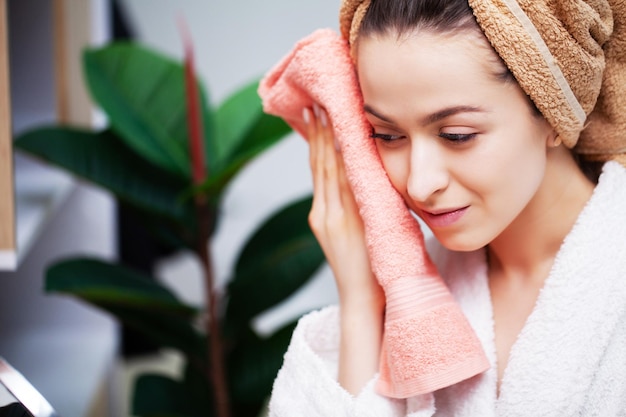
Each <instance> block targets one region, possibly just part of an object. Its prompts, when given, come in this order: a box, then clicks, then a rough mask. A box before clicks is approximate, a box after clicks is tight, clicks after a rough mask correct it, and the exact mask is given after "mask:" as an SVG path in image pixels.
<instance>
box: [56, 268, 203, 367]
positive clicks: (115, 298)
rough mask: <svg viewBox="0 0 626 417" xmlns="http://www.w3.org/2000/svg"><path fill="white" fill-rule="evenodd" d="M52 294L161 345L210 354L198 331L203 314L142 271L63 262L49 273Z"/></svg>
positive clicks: (195, 353)
mask: <svg viewBox="0 0 626 417" xmlns="http://www.w3.org/2000/svg"><path fill="white" fill-rule="evenodd" d="M46 291H48V292H57V293H64V294H68V295H72V296H75V297H78V298H80V299H82V300H84V301H86V302H88V303H90V304H92V305H95V306H97V307H99V308H101V309H103V310H105V311H108V312H109V313H111V314H113V315H114V316H116V317H117V318H118V319H119V320H120V321H121V322H123V323H125V324H127V325H129V326H131V327H133V328H135V329H137V330H138V331H140V332H142V333H143V334H144V335H146V336H147V337H148V338H150V339H152V340H153V341H154V342H155V343H157V344H159V345H162V346H169V347H174V348H177V349H180V350H182V351H183V352H185V353H187V354H188V355H189V356H190V357H193V356H194V355H195V356H200V357H201V356H202V355H204V351H205V346H206V345H205V340H204V338H203V337H202V336H201V335H200V334H199V333H198V331H197V330H196V329H195V327H194V326H193V320H194V319H195V317H196V315H197V309H195V308H193V307H190V306H188V305H186V304H184V303H182V302H180V301H179V300H178V299H177V297H176V296H175V295H174V294H173V293H172V292H170V291H169V290H168V289H167V288H166V287H164V286H162V285H161V284H159V283H158V282H156V281H154V280H152V279H151V278H149V277H146V276H145V275H143V274H141V273H139V272H137V271H134V270H132V269H129V268H125V267H123V266H121V265H118V264H113V263H109V262H105V261H102V260H98V259H91V258H77V259H69V260H64V261H59V262H57V263H55V264H54V265H52V266H51V267H49V268H48V269H47V271H46Z"/></svg>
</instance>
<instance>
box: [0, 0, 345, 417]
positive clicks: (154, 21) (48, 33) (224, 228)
mask: <svg viewBox="0 0 626 417" xmlns="http://www.w3.org/2000/svg"><path fill="white" fill-rule="evenodd" d="M2 3H5V6H6V10H7V23H8V25H7V28H8V29H7V33H8V39H9V49H8V54H9V62H10V74H11V107H12V112H13V132H14V134H15V135H18V134H19V133H20V132H22V131H24V130H26V129H29V128H31V127H32V126H36V125H38V124H41V123H49V122H55V121H57V120H58V117H59V106H60V105H61V106H62V105H63V103H61V104H60V100H59V97H60V95H59V89H61V88H62V89H63V91H64V94H63V96H65V95H70V96H73V97H76V98H77V99H76V101H77V102H78V103H81V100H83V101H82V103H84V104H83V105H80V104H79V105H78V106H77V107H76V108H71V106H70V108H65V109H64V112H65V113H64V115H63V117H65V118H66V120H68V121H71V122H72V123H81V124H85V125H89V126H91V127H102V126H104V125H106V120H105V119H104V117H103V116H102V114H100V113H99V112H98V111H97V109H93V108H92V107H91V106H90V105H89V104H88V103H89V100H88V99H86V98H85V96H86V93H85V92H84V91H81V86H82V83H83V80H82V79H81V77H80V64H79V59H80V58H79V51H80V50H81V48H82V47H83V46H86V45H102V44H105V43H107V42H109V41H111V40H113V39H114V38H130V39H134V40H136V41H138V42H141V43H143V44H145V45H148V46H150V47H151V48H154V49H156V50H158V51H160V52H162V53H164V54H166V55H169V56H171V57H173V58H176V59H182V57H183V46H182V40H181V35H180V32H179V27H178V20H179V19H183V20H184V21H185V22H186V24H187V25H188V27H189V30H190V33H191V38H192V41H193V44H194V49H195V56H196V71H197V74H198V76H199V77H200V78H201V79H202V80H203V82H204V83H205V86H206V87H207V89H208V91H209V94H210V101H211V102H212V103H220V102H221V101H222V100H224V98H225V97H227V96H228V95H229V94H230V93H232V92H233V91H234V90H235V89H237V88H238V87H241V86H242V85H243V84H245V83H248V82H250V81H251V80H253V79H255V78H258V77H260V76H261V75H262V74H264V73H265V72H266V71H267V70H269V68H271V67H272V66H273V65H274V64H275V63H277V62H278V61H279V60H280V59H281V58H282V57H283V56H284V55H285V54H286V53H287V52H288V51H289V50H290V49H291V48H292V47H293V45H294V43H295V42H296V41H297V40H299V39H300V38H302V37H304V36H306V35H308V34H309V33H311V32H312V31H314V30H315V29H317V28H322V27H330V28H335V29H336V28H337V14H338V13H337V12H338V8H339V0H316V1H309V2H304V1H293V0H270V1H265V2H259V1H255V0H239V1H217V0H115V1H114V0H54V1H53V0H2ZM59 13H61V14H62V16H61V18H60V17H59ZM59 21H64V22H65V25H64V30H63V33H61V34H59V30H58V28H55V23H57V22H59ZM57 24H58V23H57ZM59 36H64V37H65V39H66V41H65V44H66V45H67V50H64V51H62V54H61V55H60V53H59V50H58V49H56V50H55V49H54V44H55V43H54V42H53V41H55V42H58V37H59ZM60 56H61V57H62V59H63V60H64V64H63V66H64V68H65V74H66V78H64V79H59V78H58V77H59V74H58V73H55V68H56V69H57V71H58V62H56V64H55V60H58V59H59V57H60ZM3 93H5V92H3ZM85 103H87V104H85ZM14 164H15V167H14V169H15V184H16V196H15V200H16V207H17V210H16V211H17V215H16V217H17V229H16V232H17V247H18V253H17V260H18V264H17V265H16V266H15V267H13V268H11V267H8V268H4V269H5V271H1V272H0V355H1V356H3V357H5V358H6V359H7V360H8V361H9V362H10V363H11V364H12V365H13V366H14V367H15V368H17V369H18V370H20V372H22V373H23V374H24V375H25V376H26V377H27V378H28V379H29V380H30V381H31V382H32V383H33V385H34V386H35V387H36V388H38V389H39V390H40V391H41V392H42V394H43V395H44V396H45V397H46V398H47V399H48V401H49V402H50V403H51V404H52V405H53V406H54V407H55V408H56V409H57V411H58V412H59V413H60V415H62V416H65V417H73V416H90V417H96V416H126V415H129V414H128V413H129V411H128V401H129V399H128V396H129V394H128V385H129V380H130V379H131V378H132V377H133V375H134V374H135V373H136V372H138V370H140V369H145V368H150V367H154V368H162V369H163V370H164V372H173V373H176V372H178V371H179V369H178V368H177V366H179V358H177V357H176V355H175V354H173V353H172V352H161V351H158V352H155V351H153V350H151V348H150V346H142V345H141V340H137V341H134V342H133V340H132V338H133V336H132V335H125V334H124V332H123V331H122V329H120V326H119V325H118V324H117V323H116V322H115V321H113V320H112V319H111V318H110V317H109V316H107V315H106V314H103V313H101V312H99V311H97V310H95V309H92V308H91V307H89V306H87V305H86V304H84V303H81V302H79V301H77V300H75V299H72V298H69V297H64V296H58V295H49V294H48V295H46V294H44V291H43V274H44V271H45V268H46V267H47V266H48V265H49V264H50V263H51V262H53V261H55V260H58V259H62V258H64V257H67V256H74V255H76V254H77V253H78V254H87V255H95V256H98V257H102V258H108V259H118V258H119V257H120V256H121V252H127V251H131V252H132V251H133V248H136V244H134V243H133V242H132V236H133V235H134V233H130V235H131V238H130V239H131V240H130V241H127V240H125V239H126V238H124V237H122V236H123V235H124V230H126V229H125V228H126V227H131V226H128V222H127V220H126V219H125V217H124V216H125V214H124V213H119V211H118V210H117V208H116V206H115V204H114V202H113V201H112V199H111V197H110V196H109V195H108V194H107V193H106V192H103V191H102V190H100V189H98V188H94V187H92V186H89V185H87V184H83V183H79V182H77V181H75V180H73V179H72V178H71V177H69V176H67V175H66V174H64V173H62V172H60V171H58V170H55V169H51V168H49V167H47V166H43V165H41V164H40V163H38V162H35V161H34V160H32V159H30V158H29V157H27V156H24V155H21V154H19V153H17V154H16V155H15V159H14ZM310 192H311V182H310V175H309V171H308V166H307V147H306V143H305V142H304V141H303V140H302V138H300V137H298V136H296V135H295V134H292V135H290V136H289V137H288V138H287V139H285V140H282V141H281V142H280V143H279V144H277V145H276V146H274V147H272V148H271V149H270V150H269V151H267V152H265V153H264V154H262V155H261V156H260V157H259V158H257V159H255V160H253V161H252V163H251V164H249V165H248V166H247V167H246V168H244V170H243V171H242V172H241V173H240V174H239V175H238V176H237V178H236V179H235V180H234V182H233V183H232V184H231V185H230V186H229V188H228V189H227V191H226V195H225V197H224V199H223V203H222V205H221V207H222V210H223V212H222V219H221V222H220V225H219V229H218V230H217V231H216V234H215V235H214V239H213V255H214V261H215V270H216V274H217V277H216V278H217V285H218V287H219V286H220V285H222V284H223V282H224V279H225V278H226V276H227V275H228V271H229V270H230V269H231V268H232V264H233V262H234V259H235V256H236V255H237V253H238V251H239V249H240V248H241V245H242V242H243V241H244V240H245V239H246V237H247V236H248V235H249V234H250V233H251V232H252V231H253V230H254V228H255V227H256V226H257V225H258V224H259V223H260V222H261V221H262V220H263V219H265V218H266V217H267V216H269V215H270V214H271V213H272V212H273V211H274V210H276V209H277V208H278V207H280V206H282V205H283V204H284V203H285V202H288V201H291V200H293V199H295V198H299V197H302V196H306V195H307V194H309V193H310ZM130 223H131V224H132V221H131V222H130ZM126 234H129V233H126ZM127 255H128V254H127V253H125V254H124V256H127ZM130 256H132V255H130ZM138 256H142V255H138ZM146 256H148V257H149V256H150V254H147V255H146ZM155 268H156V272H155V274H156V275H157V276H158V277H159V279H161V280H163V282H167V283H168V284H170V285H171V287H172V288H174V290H175V292H176V293H177V294H178V295H179V296H180V297H181V298H182V299H183V300H185V301H187V302H189V303H191V304H200V303H202V302H203V301H202V300H203V299H202V296H201V294H202V293H203V291H202V289H201V288H202V283H201V279H200V277H199V274H200V271H199V269H198V266H197V263H196V262H195V261H194V260H193V259H191V258H190V257H188V256H186V255H185V254H184V253H179V254H176V255H172V256H166V257H164V258H162V259H160V260H159V261H158V263H157V264H156V265H155ZM11 269H12V270H11ZM335 301H336V294H335V289H334V283H333V281H332V277H331V276H330V274H329V273H328V270H327V269H326V268H325V267H324V268H322V270H321V271H320V272H319V273H318V274H317V275H316V277H315V278H314V279H313V280H312V281H311V282H310V283H308V284H307V285H306V286H305V287H304V288H303V289H302V290H300V291H299V292H298V293H297V294H296V295H295V296H294V297H292V298H291V299H290V300H289V301H288V302H287V303H284V304H282V305H280V306H279V307H278V308H277V309H275V310H272V311H271V312H269V313H266V314H264V315H263V316H262V317H261V318H259V319H258V320H257V322H256V324H255V325H256V327H257V329H258V330H259V331H260V332H264V331H270V330H271V329H273V328H276V327H277V326H279V325H280V324H281V323H284V322H285V321H287V320H289V319H290V318H293V317H297V316H298V315H300V314H302V313H303V312H305V311H308V310H311V309H313V308H317V307H320V306H324V305H327V304H330V303H333V302H335Z"/></svg>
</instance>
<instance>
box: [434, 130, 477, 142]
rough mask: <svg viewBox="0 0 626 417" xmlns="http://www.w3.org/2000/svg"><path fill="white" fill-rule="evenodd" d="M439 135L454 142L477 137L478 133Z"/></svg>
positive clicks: (442, 133)
mask: <svg viewBox="0 0 626 417" xmlns="http://www.w3.org/2000/svg"><path fill="white" fill-rule="evenodd" d="M439 137H440V138H443V139H445V140H448V141H450V142H454V143H464V142H467V141H469V140H472V139H474V138H475V137H476V133H444V132H441V133H439Z"/></svg>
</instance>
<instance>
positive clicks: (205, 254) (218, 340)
mask: <svg viewBox="0 0 626 417" xmlns="http://www.w3.org/2000/svg"><path fill="white" fill-rule="evenodd" d="M207 208H208V207H207V206H206V204H203V203H200V204H197V209H198V220H199V224H198V225H199V227H200V230H201V232H200V240H199V245H198V246H199V247H198V255H199V257H200V260H201V262H202V269H203V271H204V278H205V293H206V295H205V299H206V303H207V310H208V311H207V313H208V317H207V318H206V320H205V329H206V334H207V336H209V340H210V343H209V344H208V345H207V348H208V352H207V359H209V362H208V370H207V371H208V372H209V375H210V377H211V380H212V382H213V389H214V390H215V392H214V394H215V407H216V412H217V416H218V417H229V416H230V399H229V397H228V389H227V380H226V372H225V370H224V353H223V351H224V348H223V346H222V335H221V329H220V322H219V320H218V317H219V316H218V315H219V305H218V304H219V297H218V294H217V291H216V289H215V279H214V276H213V264H212V261H211V244H210V236H209V230H210V229H211V224H210V222H211V220H210V218H211V217H210V211H209V210H208V209H207Z"/></svg>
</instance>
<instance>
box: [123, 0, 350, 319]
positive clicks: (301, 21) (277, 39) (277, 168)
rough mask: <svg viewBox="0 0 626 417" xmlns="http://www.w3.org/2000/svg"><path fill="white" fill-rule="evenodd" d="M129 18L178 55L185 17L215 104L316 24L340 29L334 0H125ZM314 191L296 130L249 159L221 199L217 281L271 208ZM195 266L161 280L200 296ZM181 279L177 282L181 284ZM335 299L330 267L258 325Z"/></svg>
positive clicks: (171, 268) (178, 265) (179, 262)
mask: <svg viewBox="0 0 626 417" xmlns="http://www.w3.org/2000/svg"><path fill="white" fill-rule="evenodd" d="M122 4H123V5H124V6H125V9H126V11H127V12H128V13H129V14H130V17H131V22H130V23H131V24H134V25H135V27H136V28H137V30H138V33H137V34H138V36H139V39H140V41H142V42H143V43H145V44H147V45H150V46H153V47H154V48H157V49H158V50H160V51H163V52H165V53H166V54H168V55H170V56H174V57H178V58H182V46H181V39H180V35H179V32H178V26H177V19H178V18H179V17H182V18H184V20H185V21H186V22H187V24H188V26H189V29H190V32H191V35H192V38H193V41H194V46H195V53H196V67H197V71H198V73H199V76H200V77H201V78H202V79H203V81H204V82H205V84H206V85H207V87H208V89H209V90H210V95H211V96H212V102H213V103H219V102H221V101H222V100H223V99H224V97H226V96H227V95H228V94H229V93H231V92H232V91H234V90H235V89H236V88H237V87H240V86H242V85H243V84H244V83H247V82H248V81H250V80H252V79H253V78H256V77H259V76H261V75H262V74H264V73H265V72H266V71H267V70H268V69H269V68H271V67H272V66H273V65H274V64H275V63H277V62H278V61H279V60H280V59H281V58H282V57H283V56H284V55H285V54H287V52H288V51H289V50H290V49H291V48H292V47H293V45H294V44H295V42H296V41H298V40H299V39H301V38H303V37H304V36H306V35H308V34H310V33H311V32H313V31H314V30H315V29H318V28H322V27H330V28H334V29H337V27H338V19H337V16H338V10H339V0H316V1H294V0H270V1H263V2H262V1H258V0H240V1H217V0H208V1H207V0H181V1H173V0H124V1H123V2H122ZM310 192H311V181H310V173H309V169H308V159H307V146H306V143H305V142H304V140H303V139H302V138H300V137H298V136H296V135H291V136H290V137H289V138H288V139H286V140H285V141H283V142H282V143H280V144H279V145H278V146H276V147H275V148H273V149H271V150H270V151H269V152H267V153H266V154H264V155H262V156H261V157H260V158H258V159H257V160H255V161H254V162H253V163H251V164H250V165H249V166H248V167H247V168H246V169H245V170H244V171H243V172H242V174H241V175H240V176H239V177H238V178H237V179H236V180H235V182H234V183H233V184H232V187H231V188H230V189H229V191H228V193H227V196H226V198H225V201H224V204H223V217H222V224H221V227H220V229H219V230H218V233H217V235H216V236H215V239H214V242H213V245H214V258H215V263H216V270H217V275H218V280H219V281H220V282H223V281H224V279H226V278H227V276H228V273H229V271H230V269H231V267H232V264H233V261H234V258H235V256H236V254H237V252H238V250H239V248H240V247H241V245H242V243H243V241H244V239H245V238H246V237H247V236H248V234H249V233H251V232H252V231H253V229H254V228H255V227H256V226H257V225H258V224H259V223H260V222H261V221H262V220H263V219H264V218H265V217H267V216H268V215H269V214H270V213H271V212H273V211H274V210H276V209H277V208H278V207H280V206H282V205H283V204H285V203H287V202H288V201H291V200H293V199H295V198H297V197H300V196H303V195H305V194H309V193H310ZM195 272H197V267H195V266H194V264H193V262H189V261H188V260H186V259H185V258H182V259H181V258H179V259H174V260H171V261H170V262H168V263H166V264H164V265H163V268H162V273H163V274H164V275H165V279H166V280H169V281H171V282H172V283H173V285H175V286H177V287H178V288H179V291H180V293H181V295H182V296H183V297H185V298H186V299H187V300H189V301H191V302H196V303H199V302H201V301H202V300H201V299H200V298H198V295H197V294H202V291H200V283H199V281H198V279H197V274H195ZM181 282H182V283H183V285H181V284H180V283H181ZM335 300H336V293H335V288H334V282H333V280H332V277H331V276H330V275H329V273H328V271H327V270H324V271H322V273H321V274H319V276H318V277H317V278H316V279H315V280H314V282H312V283H311V285H309V286H308V287H306V288H305V289H304V290H303V292H301V293H300V294H299V295H298V296H297V297H295V299H294V300H292V301H291V302H290V303H289V304H288V305H287V306H285V307H284V308H283V309H282V310H280V311H279V312H276V313H274V314H269V315H266V316H265V318H264V320H262V321H261V322H260V323H259V328H260V329H262V330H263V329H267V328H271V327H272V326H273V325H276V324H277V323H279V322H281V321H283V320H284V319H285V318H286V317H290V316H295V315H297V314H299V313H301V312H304V311H306V310H309V309H311V308H315V307H318V306H322V305H326V304H328V303H332V302H334V301H335Z"/></svg>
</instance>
